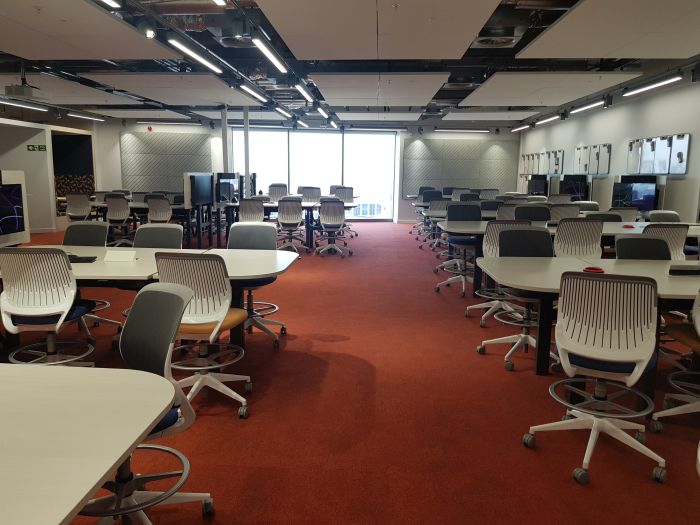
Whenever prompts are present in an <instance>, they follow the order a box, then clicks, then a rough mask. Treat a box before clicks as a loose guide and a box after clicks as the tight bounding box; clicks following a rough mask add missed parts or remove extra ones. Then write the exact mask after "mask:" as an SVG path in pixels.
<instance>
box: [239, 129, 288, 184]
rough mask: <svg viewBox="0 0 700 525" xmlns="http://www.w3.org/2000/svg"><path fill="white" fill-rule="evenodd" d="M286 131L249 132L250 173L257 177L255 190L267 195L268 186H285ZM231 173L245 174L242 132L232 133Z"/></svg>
mask: <svg viewBox="0 0 700 525" xmlns="http://www.w3.org/2000/svg"><path fill="white" fill-rule="evenodd" d="M287 160H288V159H287V131H286V130H279V131H276V130H270V131H267V130H265V131H258V130H253V131H251V132H250V161H249V167H250V172H251V173H255V174H256V175H257V189H258V191H259V190H262V192H263V193H267V189H268V188H269V187H270V184H275V183H284V184H287V176H288V171H287V170H288V162H287ZM233 171H236V172H238V173H245V158H244V148H243V131H241V130H235V131H234V132H233Z"/></svg>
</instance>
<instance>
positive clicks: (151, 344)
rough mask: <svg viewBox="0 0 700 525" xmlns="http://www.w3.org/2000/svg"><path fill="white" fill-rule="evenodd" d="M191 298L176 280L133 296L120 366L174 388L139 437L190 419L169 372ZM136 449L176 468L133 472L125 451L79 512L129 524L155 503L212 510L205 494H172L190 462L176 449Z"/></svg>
mask: <svg viewBox="0 0 700 525" xmlns="http://www.w3.org/2000/svg"><path fill="white" fill-rule="evenodd" d="M192 296H193V294H192V290H190V289H189V288H186V287H184V286H180V285H178V284H166V283H153V284H149V285H147V286H146V287H144V288H143V289H142V290H141V291H140V292H139V294H138V295H137V296H136V300H135V301H134V306H133V309H132V315H130V316H129V318H128V319H127V320H126V323H125V325H124V330H123V332H122V335H121V338H120V340H119V350H120V352H121V355H122V358H123V359H124V361H125V362H126V364H127V365H128V366H129V367H130V368H133V369H135V370H142V371H144V372H149V373H151V374H156V375H159V376H161V377H164V378H165V379H167V380H168V381H170V383H172V385H173V387H174V388H175V399H174V401H173V405H172V408H171V409H170V410H169V411H168V412H166V414H165V416H163V418H162V419H161V420H160V421H159V422H158V423H157V424H156V425H155V426H154V427H153V428H152V429H151V430H150V432H149V434H148V435H147V436H146V437H145V438H144V439H143V440H142V441H150V440H153V439H157V438H161V437H167V436H171V435H174V434H179V433H180V432H184V431H185V430H187V429H188V428H190V427H191V426H192V424H193V423H194V421H195V419H196V415H195V413H194V410H193V409H192V405H190V402H189V400H188V399H187V397H186V396H185V394H184V393H183V392H182V388H181V387H180V385H179V384H178V382H177V381H175V380H174V379H173V377H172V374H171V371H170V361H171V357H172V352H173V341H174V340H175V336H176V334H177V330H178V327H179V325H180V320H181V319H182V315H183V313H184V311H185V308H186V307H187V305H188V303H189V302H190V300H191V299H192ZM124 388H129V385H124ZM124 410H129V407H124ZM136 450H137V451H139V452H143V451H150V452H157V453H160V454H164V455H168V456H170V457H171V458H175V460H176V461H177V462H178V463H179V466H180V468H178V469H177V470H173V471H170V472H158V473H149V474H137V473H135V472H134V470H133V468H132V461H133V459H134V454H130V455H129V456H128V457H127V458H126V459H125V460H124V462H123V463H122V464H121V465H119V467H118V469H117V472H116V475H115V476H114V478H113V479H112V480H110V481H107V482H106V483H105V484H104V485H103V487H102V488H103V489H106V490H107V491H109V492H110V495H108V496H103V497H98V498H95V499H92V500H90V501H89V502H88V503H87V504H86V505H85V506H84V507H83V508H82V510H81V511H80V514H82V515H84V516H94V517H101V518H103V521H100V523H103V522H104V523H108V522H109V523H111V520H110V519H109V518H110V517H114V518H117V517H128V518H130V519H129V523H141V524H143V525H150V523H151V522H150V520H149V519H148V517H147V516H146V514H145V512H144V511H145V510H146V509H149V508H151V507H154V506H156V505H167V504H174V503H189V502H199V503H201V504H202V510H203V512H204V514H205V515H209V514H213V513H214V501H213V499H212V497H211V494H209V493H192V492H178V490H180V488H182V486H183V485H184V484H185V482H186V481H187V478H188V476H189V473H190V462H189V461H188V459H187V457H186V456H185V455H184V454H182V452H180V451H178V450H176V449H174V448H171V447H166V446H163V445H150V444H148V445H147V444H140V445H138V446H137V447H136ZM173 478H174V479H175V482H174V484H173V486H172V487H170V488H169V489H168V490H166V491H162V492H161V491H157V492H156V491H152V490H148V489H149V487H148V484H149V483H155V482H159V481H162V480H166V479H173Z"/></svg>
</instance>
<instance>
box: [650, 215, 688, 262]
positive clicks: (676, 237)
mask: <svg viewBox="0 0 700 525" xmlns="http://www.w3.org/2000/svg"><path fill="white" fill-rule="evenodd" d="M642 237H657V238H659V239H663V240H665V241H666V244H667V245H668V249H669V250H670V251H671V260H672V261H685V251H684V250H685V240H686V238H687V237H688V225H687V224H654V223H650V224H649V225H647V226H646V227H645V228H644V230H643V231H642Z"/></svg>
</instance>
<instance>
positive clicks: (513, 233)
mask: <svg viewBox="0 0 700 525" xmlns="http://www.w3.org/2000/svg"><path fill="white" fill-rule="evenodd" d="M498 256H499V257H554V245H553V243H552V234H551V233H549V230H548V229H547V228H538V227H535V226H521V227H520V228H517V229H507V230H503V231H501V233H500V234H499V235H498Z"/></svg>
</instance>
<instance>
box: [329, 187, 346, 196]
mask: <svg viewBox="0 0 700 525" xmlns="http://www.w3.org/2000/svg"><path fill="white" fill-rule="evenodd" d="M342 187H343V185H342V184H331V186H330V188H329V189H328V195H335V191H336V190H337V189H338V188H342Z"/></svg>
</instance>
